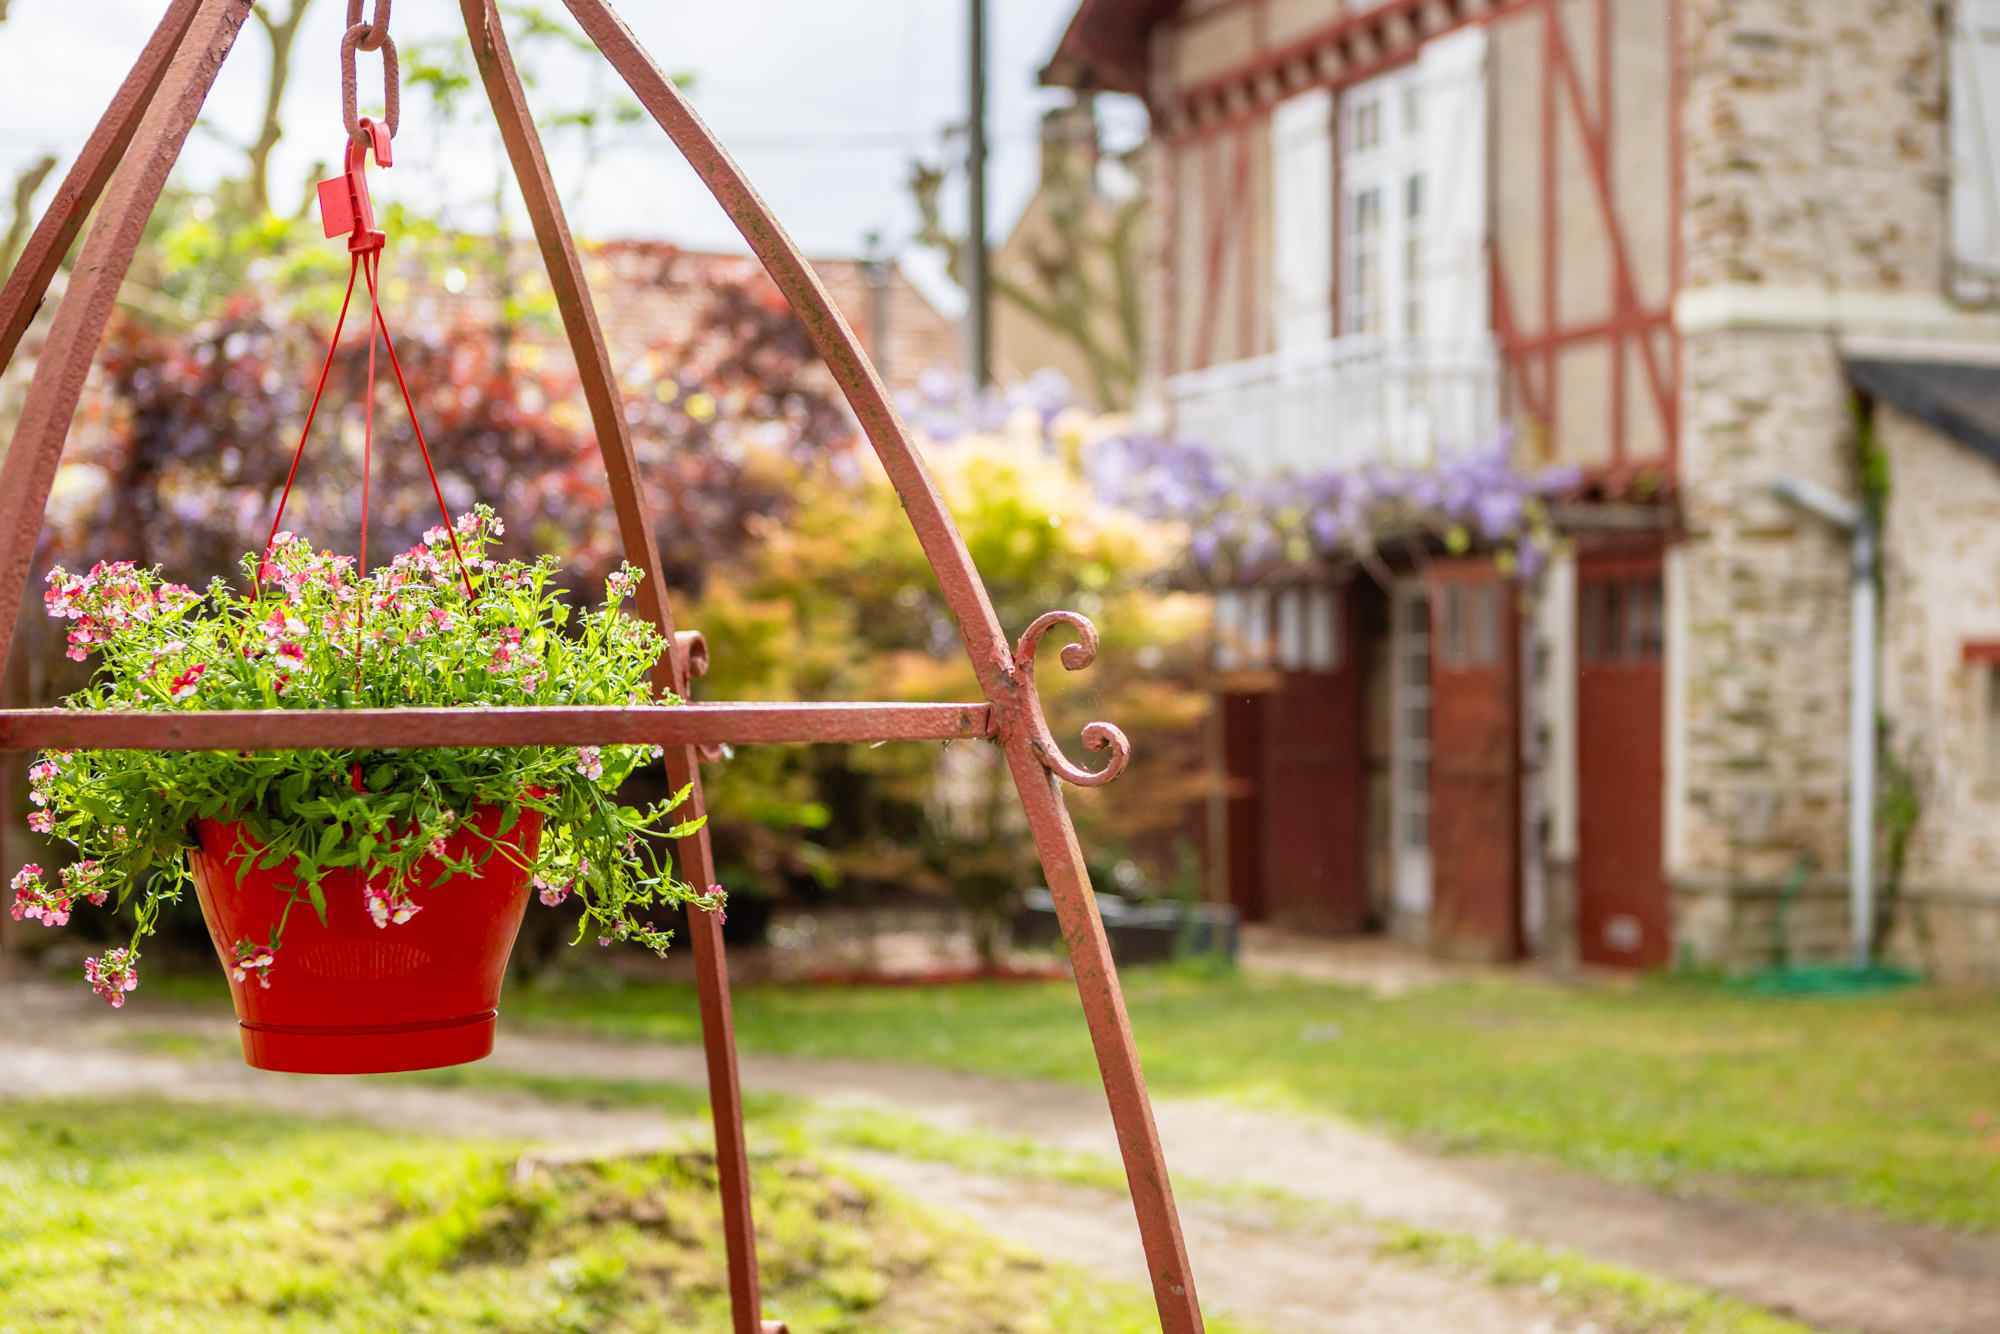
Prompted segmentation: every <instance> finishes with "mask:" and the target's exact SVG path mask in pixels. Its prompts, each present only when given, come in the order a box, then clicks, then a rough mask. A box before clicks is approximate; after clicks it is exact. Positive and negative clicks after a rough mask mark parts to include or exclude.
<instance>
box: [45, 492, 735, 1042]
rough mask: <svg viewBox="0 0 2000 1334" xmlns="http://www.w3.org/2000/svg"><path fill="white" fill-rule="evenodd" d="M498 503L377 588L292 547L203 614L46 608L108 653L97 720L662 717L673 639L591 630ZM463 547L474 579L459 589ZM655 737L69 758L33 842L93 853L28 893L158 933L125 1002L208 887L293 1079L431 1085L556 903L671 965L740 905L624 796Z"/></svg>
mask: <svg viewBox="0 0 2000 1334" xmlns="http://www.w3.org/2000/svg"><path fill="white" fill-rule="evenodd" d="M501 531H502V530H501V523H500V520H499V518H498V517H497V516H496V515H495V514H494V513H493V511H492V510H490V509H488V508H486V507H484V506H480V507H478V508H477V509H475V510H474V511H473V512H472V513H470V514H467V515H464V516H463V517H462V518H460V519H459V520H458V521H457V522H456V523H455V524H454V525H453V527H452V529H445V528H443V527H439V528H435V529H433V530H432V531H431V532H430V533H429V534H427V535H426V538H425V541H424V542H422V543H420V544H419V545H418V546H416V547H414V548H412V549H411V550H409V551H406V552H404V553H402V554H401V555H399V556H397V557H396V558H395V559H394V560H393V561H391V562H390V563H389V564H387V565H385V566H383V567H381V568H379V569H376V570H374V571H371V572H369V573H367V574H366V575H363V574H361V573H360V572H359V570H358V568H357V564H356V561H355V560H354V558H352V557H348V556H337V555H335V554H333V553H332V552H329V551H316V550H314V549H313V547H312V546H311V545H310V544H309V543H307V542H306V541H305V540H304V539H302V538H298V537H295V536H293V535H291V534H289V533H280V534H278V536H277V538H276V540H275V541H273V543H272V544H271V547H270V550H269V552H268V554H267V555H266V556H265V557H264V558H263V559H262V560H261V561H260V560H259V559H258V558H257V557H256V556H255V555H254V554H253V555H252V556H249V557H246V558H245V560H244V568H243V573H244V576H245V582H246V583H247V584H248V585H249V588H248V591H244V590H241V589H239V588H237V587H236V586H233V585H231V584H229V583H227V582H226V581H223V580H220V579H218V580H216V581H215V582H214V583H212V584H211V585H210V586H209V588H208V591H207V592H206V593H205V594H203V593H196V592H195V591H194V590H192V589H190V588H187V587H184V586H182V585H178V584H173V583H169V582H166V581H164V580H163V579H162V578H161V577H160V576H159V574H158V572H157V571H152V570H144V569H138V568H135V567H134V566H132V565H131V564H129V563H117V564H100V565H98V566H96V567H95V568H93V569H92V570H91V571H90V572H89V573H88V574H72V573H70V572H68V571H66V570H63V569H60V568H58V569H56V570H53V571H51V572H50V574H49V576H48V589H47V592H46V593H45V595H44V601H45V603H46V605H47V608H48V611H49V613H50V614H51V615H52V616H55V617H58V618H61V619H63V620H65V621H67V622H68V623H69V654H70V656H71V657H72V658H76V659H79V660H83V659H88V658H92V657H95V658H96V659H97V660H98V668H97V672H96V674H95V677H94V679H93V680H92V681H91V683H90V684H89V685H88V686H87V687H85V688H84V689H83V690H80V691H78V692H77V693H76V694H74V695H72V696H70V697H69V698H68V700H66V701H65V705H66V707H69V708H74V709H120V710H131V709H148V710H163V709H173V710H232V709H323V708H363V707H394V706H447V705H449V706H461V707H467V708H481V707H496V706H508V705H543V706H549V705H629V704H640V703H646V702H648V701H651V702H654V703H658V704H661V705H672V704H676V703H678V702H679V701H678V700H676V699H674V698H673V697H671V696H666V697H660V696H656V694H655V692H654V690H653V687H652V685H651V684H650V682H651V674H652V671H653V668H654V665H655V663H656V662H657V661H658V659H659V657H660V655H661V654H662V653H664V652H666V651H667V645H666V643H665V641H664V639H663V638H662V636H661V635H660V633H659V632H658V631H657V630H656V629H655V628H654V627H653V626H652V625H650V624H649V623H647V622H645V621H643V620H640V619H638V618H636V617H634V616H630V615H627V614H625V613H624V612H622V611H621V610H620V605H621V604H622V603H623V602H624V601H625V599H626V598H628V597H629V596H630V595H631V594H632V592H633V590H634V589H635V588H636V586H637V584H638V581H639V580H640V579H641V578H642V577H643V576H642V575H641V573H640V572H639V571H638V570H636V569H633V568H631V567H630V566H627V567H624V568H622V569H620V570H619V571H617V572H616V573H614V574H613V575H612V576H611V578H610V580H609V581H608V585H607V589H606V598H605V601H604V603H603V604H602V605H601V606H597V607H592V608H588V609H585V610H581V611H578V610H577V609H575V608H572V607H571V606H570V605H569V603H568V602H567V601H566V600H565V598H564V596H563V594H562V593H561V591H560V590H559V588H558V587H557V584H556V582H555V575H556V571H557V566H556V562H555V561H554V559H553V558H552V557H544V558H542V559H541V560H538V561H533V562H523V561H496V560H494V559H492V558H491V557H490V556H489V555H488V551H489V549H490V548H491V546H492V544H493V543H494V542H495V541H496V540H497V539H498V538H499V537H500V536H501ZM454 541H455V543H456V545H457V547H458V549H459V552H460V553H461V555H462V559H463V567H462V570H461V569H458V568H454V565H455V562H454V561H453V560H452V559H451V556H450V547H451V545H452V543H453V542H454ZM654 753H655V752H654V751H653V750H652V749H651V748H648V747H641V746H606V747H602V748H599V747H582V748H566V749H540V748H519V747H506V746H493V747H463V748H455V749H448V750H409V751H354V750H339V749H322V750H283V751H260V752H254V753H253V752H218V751H193V752H189V751H179V752H176V751H139V750H103V751H77V752H73V753H61V752H44V753H43V754H42V755H41V756H40V757H39V758H38V760H37V762H36V764H35V765H34V767H33V768H32V769H31V770H30V790H29V795H30V800H31V802H32V805H33V813H32V815H31V816H30V823H31V824H32V825H33V827H34V828H35V830H36V831H37V832H39V833H43V834H49V835H53V836H55V837H56V838H58V839H61V840H62V841H64V842H66V843H68V844H70V845H71V846H72V847H73V848H74V849H75V851H76V860H75V861H73V862H72V863H71V864H70V865H68V866H65V867H63V868H62V871H61V873H60V875H58V876H54V877H51V876H49V875H46V874H45V873H44V872H43V871H42V869H41V868H40V867H38V866H34V865H30V866H28V867H26V868H24V869H23V871H22V872H21V874H20V875H19V876H18V877H17V878H16V879H15V881H14V884H13V889H14V903H13V915H14V917H15V918H16V919H17V920H34V921H38V922H41V923H43V924H44V925H47V926H60V925H62V924H63V923H65V922H67V921H68V920H69V917H70V914H71V913H72V912H73V911H74V910H75V909H76V907H77V906H78V903H79V901H83V902H86V903H89V904H92V905H98V906H111V907H113V908H114V909H116V910H118V911H121V912H125V913H129V914H130V916H131V917H132V918H133V920H134V922H135V929H134V931H133V935H132V940H131V943H130V944H129V945H127V946H125V947H123V948H119V949H113V950H110V951H107V952H106V953H104V954H103V955H101V956H99V957H96V958H93V959H91V960H89V961H88V962H87V963H86V965H85V975H86V977H87V979H88V980H89V982H90V984H91V986H92V987H93V988H94V989H95V990H96V991H97V993H98V994H99V995H100V996H102V997H104V999H106V1000H107V1001H109V1002H110V1003H111V1004H112V1005H114V1006H122V1005H123V1004H124V1003H125V999H126V996H127V994H128V993H130V992H131V991H132V990H134V989H135V988H136V987H137V986H138V981H139V971H138V970H139V960H140V951H141V947H142V943H143V941H144V940H145V938H146V936H147V935H148V934H150V933H151V931H152V930H153V928H154V926H155V924H156V922H157V921H158V918H159V915H160V913H161V912H162V911H164V910H166V909H168V908H170V907H172V906H174V905H175V904H177V903H180V902H182V901H183V900H184V898H185V891H186V890H187V889H188V888H189V887H190V886H191V887H192V888H193V889H194V890H195V894H196V897H197V898H198V900H199V902H200V906H201V910H202V913H203V915H204V917H205V918H206V919H207V923H208V929H209V934H210V936H211V938H212V939H213V941H214V944H215V950H216V954H217V956H218V957H219V958H220V960H221V963H222V966H223V968H224V969H225V971H226V972H227V973H228V975H229V981H230V990H231V993H232V995H233V997H234V999H235V1002H236V1012H237V1017H238V1018H239V1019H240V1020H241V1022H242V1034H243V1050H244V1055H245V1058H246V1059H247V1060H248V1061H249V1062H250V1064H252V1065H255V1066H260V1067H262V1068H265V1069H275V1070H293V1071H303V1072H317V1073H357V1072H366V1071H386V1070H410V1069H423V1068H427V1067H431V1066H439V1065H451V1064H456V1063H459V1062H462V1061H469V1060H476V1059H478V1058H479V1057H481V1056H483V1055H485V1054H486V1053H487V1052H488V1051H490V1050H491V1048H492V1042H493V1030H494V1021H495V1017H496V1015H497V1011H498V1003H499V992H500V982H501V977H502V974H503V973H504V971H505V968H506V963H507V956H508V953H509V952H510V950H511V949H512V947H513V942H514V935H515V932H516V931H517V930H518V928H519V926H520V923H521V918H522V915H523V913H524V911H525V909H526V907H527V903H528V899H529V898H530V896H531V895H532V896H533V897H536V898H539V900H540V901H541V902H542V903H543V904H546V905H549V906H551V907H555V906H558V905H561V904H563V903H565V902H568V901H570V900H572V899H574V900H575V901H576V902H577V903H578V904H580V905H581V907H582V919H581V922H580V924H579V926H578V928H577V939H578V940H579V941H580V940H583V939H585V938H587V937H592V936H594V937H595V938H596V939H597V940H598V941H599V942H600V943H602V944H609V943H611V942H613V941H630V942H634V943H636V944H639V945H641V946H644V947H646V948H648V949H652V950H654V951H656V952H664V951H665V949H666V948H667V944H668V937H669V932H668V931H666V930H664V929H662V928H661V927H660V926H658V925H657V924H656V923H657V921H658V919H659V918H661V917H664V916H666V915H668V914H669V913H671V912H672V910H674V909H676V908H677V907H678V906H679V905H681V904H683V903H692V904H694V905H696V906H698V907H702V908H712V907H715V906H717V900H716V896H715V895H714V894H696V893H695V892H694V891H692V890H691V889H689V888H688V887H687V886H685V885H682V884H679V883H677V882H676V881H675V880H674V878H673V875H672V866H671V861H670V858H669V856H668V853H667V850H666V846H665V845H666V843H667V842H668V841H670V840H672V839H675V838H680V837H684V836H686V835H688V834H691V833H693V832H694V831H695V829H696V828H698V827H699V824H698V822H683V821H680V820H678V819H677V818H676V815H675V811H676V809H677V807H678V806H679V805H680V804H681V802H682V801H683V800H684V799H685V797H686V793H685V792H678V793H675V794H673V795H672V796H671V797H669V798H668V799H666V800H664V801H660V802H657V803H655V804H653V805H650V806H628V805H621V804H620V803H619V802H618V801H617V799H616V798H617V792H618V788H619V785H620V784H621V783H622V782H623V781H624V780H625V779H626V777H627V776H629V775H630V774H631V773H632V771H633V770H634V769H635V768H637V767H638V766H639V765H640V764H642V763H644V762H646V761H647V760H648V759H649V758H651V757H652V756H653V755H654Z"/></svg>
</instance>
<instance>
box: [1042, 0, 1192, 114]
mask: <svg viewBox="0 0 2000 1334" xmlns="http://www.w3.org/2000/svg"><path fill="white" fill-rule="evenodd" d="M1178 5H1179V0H1079V3H1078V4H1077V8H1076V13H1074V14H1072V15H1071V16H1070V20H1069V25H1068V26H1067V27H1066V28H1064V29H1063V35H1062V38H1061V40H1059V41H1058V42H1057V43H1056V49H1055V54H1054V55H1052V56H1050V57H1049V62H1048V64H1046V65H1044V66H1042V69H1041V74H1040V81H1041V83H1042V84H1043V85H1044V86H1045V87H1054V88H1075V89H1079V90H1083V91H1091V92H1099V91H1102V92H1113V93H1130V94H1131V95H1132V96H1134V97H1139V98H1143V97H1145V95H1146V65H1147V61H1146V52H1147V47H1148V45H1149V43H1150V39H1151V37H1152V32H1153V28H1154V27H1155V26H1156V25H1157V24H1158V23H1159V22H1160V21H1161V20H1163V19H1165V18H1166V17H1167V16H1168V15H1169V14H1171V13H1172V12H1173V11H1174V10H1175V9H1176V8H1178Z"/></svg>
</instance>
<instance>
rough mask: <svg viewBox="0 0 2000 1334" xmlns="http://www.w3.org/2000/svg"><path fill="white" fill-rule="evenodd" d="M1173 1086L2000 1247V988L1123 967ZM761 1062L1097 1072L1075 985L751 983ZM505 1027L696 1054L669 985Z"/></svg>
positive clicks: (746, 1003) (1163, 1088)
mask: <svg viewBox="0 0 2000 1334" xmlns="http://www.w3.org/2000/svg"><path fill="white" fill-rule="evenodd" d="M1126 997H1127V1000H1128V1002H1129V1005H1130V1009H1131V1014H1132V1023H1133V1028H1134V1029H1135V1031H1136V1032H1137V1034H1138V1038H1139V1043H1140V1046H1141V1048H1142V1050H1143V1054H1144V1058H1145V1063H1146V1074H1147V1078H1148V1080H1149V1081H1150V1083H1151V1084H1152V1086H1153V1088H1154V1089H1155V1090H1156V1091H1158V1092H1160V1093H1162V1094H1169V1095H1183V1096H1185V1095H1201V1096H1213V1097H1222V1098H1230V1099H1236V1100H1240V1101H1243V1102H1246V1103H1251V1104H1255V1105H1261V1106H1266V1107H1275V1108H1283V1109H1289V1110H1300V1111H1307V1112H1322V1113H1337V1114H1340V1115H1344V1116H1347V1117H1351V1118H1354V1119H1357V1120H1359V1121H1362V1122H1364V1123H1368V1124H1373V1125H1377V1126H1381V1127H1384V1128H1387V1129H1389V1130H1392V1131H1395V1132H1397V1133H1400V1134H1405V1135H1409V1136H1414V1137H1417V1138H1419V1139H1421V1140H1424V1141H1426V1142H1429V1143H1433V1144H1437V1145H1441V1146H1444V1147H1447V1148H1452V1149H1462V1150H1487V1151H1490V1150H1515V1151H1526V1152H1530V1153H1536V1154H1544V1155H1548V1156H1551V1157H1554V1158H1557V1159H1560V1160H1562V1161H1564V1162H1567V1163H1570V1164H1573V1165H1575V1166H1578V1167H1582V1168H1585V1169H1588V1170H1590V1171H1594V1172H1599V1173H1604V1174H1608V1175H1612V1176H1616V1177H1619V1178H1625V1179H1633V1180H1639V1181H1644V1182H1648V1183H1653V1184H1660V1185H1671V1184H1675V1183H1680V1182H1688V1181H1692V1180H1714V1179H1716V1178H1726V1179H1729V1180H1731V1181H1733V1182H1735V1183H1737V1184H1740V1185H1747V1186H1749V1187H1751V1188H1755V1189H1771V1190H1777V1191H1783V1192H1787V1193H1802V1194H1804V1195H1807V1196H1810V1197H1814V1198H1821V1199H1826V1200H1831V1201H1834V1202H1837V1203H1842V1204H1846V1205H1850V1206H1856V1207H1861V1208H1866V1209H1871V1210H1876V1211H1879V1212H1882V1213H1886V1214H1890V1215H1896V1216H1901V1217H1905V1218H1911V1219H1918V1220H1924V1221H1930V1222H1938V1223H1945V1224H1950V1225H1953V1226H1959V1227H1965V1228H1971V1229H1978V1230H2000V996H1996V995H1991V994H1987V995H1979V994H1963V993H1951V992H1944V991H1937V990H1928V989H1924V990H1913V991H1905V992H1897V993H1886V994H1876V995H1872V996H1854V997H1839V998H1790V999H1766V998H1756V997H1751V996H1746V995H1742V994H1740V993H1736V992H1732V991H1728V990H1725V989H1723V988H1720V987H1716V986H1711V985H1707V984H1697V983H1692V982H1677V981H1655V982H1649V983H1645V984H1642V985H1639V986H1636V987H1633V988H1630V989H1616V990H1613V989H1595V988H1588V989H1586V988H1559V987H1553V986H1544V985H1539V984H1535V983H1531V982H1522V983H1509V982H1504V981H1503V982H1486V983H1467V984H1460V985H1452V986H1446V987H1440V988H1436V989H1432V990H1426V991H1419V992H1415V993H1412V994H1410V995H1407V996H1403V997H1399V998H1396V999H1390V1000H1383V999H1377V998H1373V997H1370V996H1367V995H1364V994H1362V993H1359V992H1356V991H1352V990H1349V989H1345V988H1341V987H1335V986H1329V985H1323V984H1316V983H1308V982H1297V981H1283V980H1275V979H1261V978H1251V977H1246V976H1242V975H1235V974H1214V973H1207V972H1203V971H1198V970H1190V969H1180V968H1167V969H1140V970H1133V971H1131V972H1130V973H1128V974H1127V976H1126ZM735 999H736V1004H735V1011H736V1032H737V1037H738V1040H739V1041H740V1042H741V1044H742V1045H743V1046H744V1047H745V1048H746V1049H750V1050H757V1051H768V1052H785V1053H792V1054H797V1055H802V1056H814V1057H837V1058H853V1059H861V1060H878V1061H891V1062H904V1063H928V1064H934V1065H939V1066H944V1067H948V1068H951V1069H954V1070H967V1071H977V1072H984V1073H988V1074H994V1075H1002V1076H1012V1077H1018V1078H1040V1079H1054V1080H1067V1081H1083V1082H1089V1081H1093V1080H1094V1079H1095V1078H1096V1074H1095V1066H1094V1065H1093V1063H1092V1059H1091V1053H1090V1042H1089V1037H1088V1035H1087V1033H1086V1032H1085V1030H1084V1026H1083V1018H1082V1012H1081V1009H1080V1007H1079V1005H1078V1003H1077V1000H1076V994H1075V992H1074V990H1073V989H1072V988H1071V987H1069V986H1068V985H1067V984H1051V985H1024V984H994V985H975V986H955V987H941V988H929V989H915V988H900V987H888V988H844V989H811V988H794V987H780V988H742V989H739V990H738V991H737V992H736V998H735ZM506 1008H507V1017H508V1019H509V1020H510V1021H512V1022H517V1023H518V1022H523V1021H528V1022H534V1023H540V1024H556V1025H565V1026H571V1027H577V1028H582V1029H586V1030H588V1031H591V1032H594V1033H598V1034H602V1035H609V1036H617V1037H631V1038H651V1039H659V1040H664V1041H672V1042H683V1043H694V1042H698V1041H699V1040H700V1032H699V1028H698V1018H697V1014H696V1010H695V1001H694V995H693V992H692V990H691V989H689V988H685V987H675V986H640V985H628V986H622V987H618V988H615V989H605V988H604V987H603V985H602V984H601V983H600V984H597V985H592V986H584V985H577V986H574V987H570V988H555V989H548V988H540V989H538V988H531V987H520V988H516V989H514V990H512V991H511V992H510V993H509V996H508V998H507V1002H506Z"/></svg>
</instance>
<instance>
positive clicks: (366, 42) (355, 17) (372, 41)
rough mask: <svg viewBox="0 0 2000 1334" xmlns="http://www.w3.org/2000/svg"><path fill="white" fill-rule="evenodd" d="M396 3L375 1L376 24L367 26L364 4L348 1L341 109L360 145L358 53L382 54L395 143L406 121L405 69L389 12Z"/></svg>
mask: <svg viewBox="0 0 2000 1334" xmlns="http://www.w3.org/2000/svg"><path fill="white" fill-rule="evenodd" d="M392 3H393V0H375V18H374V21H373V22H372V23H364V22H362V21H361V5H362V0H347V31H346V32H345V33H344V34H342V36H341V39H340V108H341V116H342V119H343V120H344V121H345V123H346V125H347V133H348V134H349V135H350V136H352V137H353V138H354V139H355V140H356V141H360V140H361V139H362V138H363V135H362V131H361V108H360V105H359V104H360V99H361V84H360V79H359V78H358V77H357V75H356V74H355V69H354V53H355V52H356V51H380V52H381V53H382V124H383V125H385V126H387V127H388V130H389V137H390V138H391V139H393V138H395V137H396V129H397V126H398V125H399V124H400V123H401V121H402V119H403V79H402V68H401V66H400V64H399V63H398V61H397V59H396V43H395V41H394V39H392V38H391V37H390V36H389V9H390V6H391V4H392Z"/></svg>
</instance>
